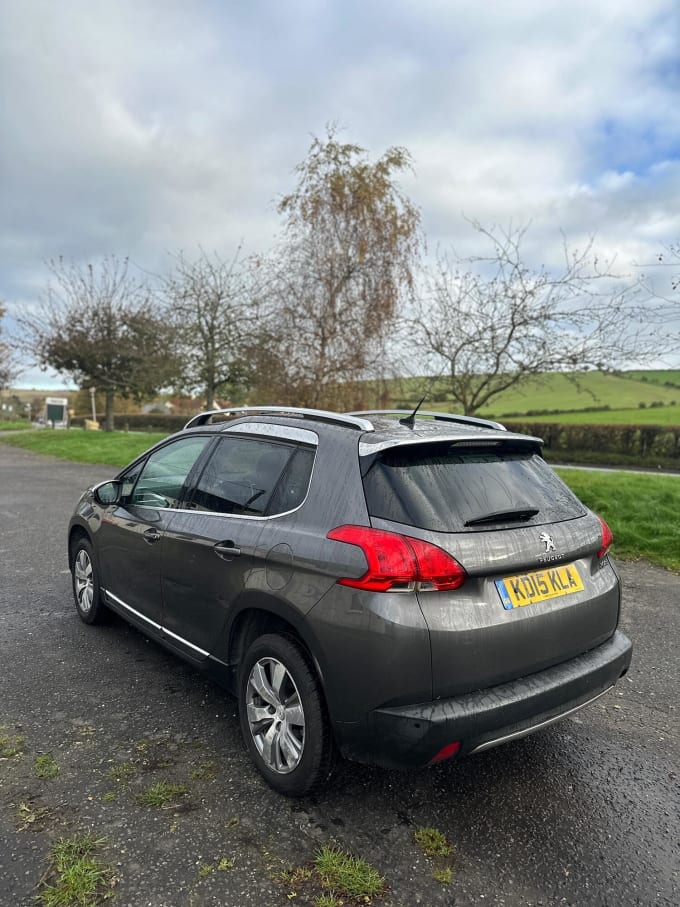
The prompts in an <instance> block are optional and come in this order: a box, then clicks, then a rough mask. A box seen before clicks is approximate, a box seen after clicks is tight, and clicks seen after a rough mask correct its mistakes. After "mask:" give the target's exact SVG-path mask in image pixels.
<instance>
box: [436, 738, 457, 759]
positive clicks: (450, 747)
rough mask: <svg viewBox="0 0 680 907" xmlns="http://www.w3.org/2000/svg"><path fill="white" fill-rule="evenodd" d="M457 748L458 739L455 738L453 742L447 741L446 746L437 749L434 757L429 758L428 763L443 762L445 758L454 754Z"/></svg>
mask: <svg viewBox="0 0 680 907" xmlns="http://www.w3.org/2000/svg"><path fill="white" fill-rule="evenodd" d="M459 749H460V740H456V741H455V742H454V743H447V744H446V746H444V747H442V748H441V749H440V750H439V752H438V753H437V755H436V756H435V757H434V759H430V765H435V763H437V762H445V761H446V760H447V759H450V758H451V757H452V756H455V755H456V753H457V752H458V750H459Z"/></svg>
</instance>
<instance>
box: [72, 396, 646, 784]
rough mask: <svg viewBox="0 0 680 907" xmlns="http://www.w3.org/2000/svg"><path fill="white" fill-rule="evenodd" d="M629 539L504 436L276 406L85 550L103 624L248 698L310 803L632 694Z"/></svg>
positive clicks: (162, 454)
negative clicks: (621, 542) (621, 554)
mask: <svg viewBox="0 0 680 907" xmlns="http://www.w3.org/2000/svg"><path fill="white" fill-rule="evenodd" d="M400 416H401V417H400ZM611 541H612V535H611V532H610V530H609V528H608V526H607V525H606V523H605V522H604V521H603V520H601V519H600V518H599V517H597V516H596V515H595V514H593V513H591V512H590V511H589V510H588V509H587V508H586V507H584V506H583V504H581V503H580V501H579V500H578V499H577V498H576V497H574V495H573V494H572V493H571V492H570V491H569V489H568V488H567V487H566V486H565V485H564V484H563V482H562V481H561V480H560V479H559V478H558V477H557V476H556V475H555V473H554V472H553V471H552V470H551V469H550V468H549V467H548V466H547V465H546V463H545V461H544V460H543V459H542V457H541V442H540V441H539V440H538V439H536V438H531V437H527V436H524V435H518V434H513V433H511V432H509V431H506V430H505V429H504V428H503V426H501V425H499V424H498V423H494V422H488V421H484V420H481V419H473V418H466V417H463V416H454V415H445V414H442V413H420V414H418V415H417V416H414V415H411V416H408V415H406V414H400V413H394V412H370V413H352V414H339V413H331V412H323V411H316V410H304V409H295V408H282V407H263V408H258V409H255V408H246V409H235V410H230V411H218V412H211V413H203V414H201V415H199V416H197V417H195V418H194V419H192V420H191V421H190V422H189V423H188V424H187V426H186V427H185V429H184V430H183V431H181V432H179V433H177V434H175V435H172V436H171V437H169V438H167V439H165V440H164V441H162V442H161V443H159V444H157V445H156V446H155V447H153V448H151V450H149V451H147V452H146V453H144V454H143V455H142V456H140V457H139V458H138V459H137V460H135V461H134V462H133V463H132V464H131V465H130V466H128V467H127V468H126V469H124V470H122V472H120V473H119V474H118V476H117V477H116V478H115V479H113V480H112V481H109V482H105V483H103V484H100V485H98V486H96V487H95V488H92V489H90V490H88V491H87V492H85V494H84V495H83V497H82V498H81V500H80V501H79V503H78V505H77V507H76V510H75V513H74V515H73V517H72V519H71V522H70V526H69V537H68V552H69V564H70V567H71V571H72V575H73V591H74V596H75V603H76V608H77V610H78V614H79V615H80V617H81V618H82V620H84V621H85V622H86V623H89V624H94V623H96V622H97V621H99V620H100V619H101V618H102V617H103V616H104V614H105V613H106V609H107V608H110V609H111V610H113V611H116V612H117V613H118V614H120V615H122V616H123V617H124V618H126V619H127V620H128V621H130V623H132V624H134V625H135V626H137V627H139V628H140V629H141V630H142V631H143V632H144V633H146V634H147V635H149V636H150V637H153V638H154V639H156V640H158V641H159V642H161V643H163V645H165V646H167V647H168V648H169V649H171V650H173V651H174V652H176V653H177V654H179V655H181V656H182V657H184V658H185V659H187V660H188V661H190V662H191V663H192V664H194V665H196V666H198V667H201V668H204V669H205V670H207V671H208V672H209V673H210V674H211V675H213V676H214V677H215V678H216V679H217V680H219V681H220V682H222V683H223V684H225V685H226V687H227V688H228V689H229V690H231V691H232V692H233V693H234V694H235V695H236V696H237V698H238V704H239V711H240V721H241V729H242V733H243V737H244V740H245V743H246V746H247V747H248V749H249V751H250V755H251V757H252V759H253V761H254V763H255V765H256V766H257V768H258V769H259V771H260V772H261V773H262V775H263V776H264V777H265V778H266V780H267V781H268V782H269V784H271V785H272V787H274V788H275V789H276V790H278V791H280V792H281V793H284V794H288V795H290V796H299V795H302V794H304V793H306V792H308V791H309V790H310V789H311V788H312V787H313V786H314V785H316V784H318V783H320V782H323V781H324V780H325V779H326V778H327V777H328V775H329V773H330V771H331V769H332V766H333V762H334V759H335V757H336V754H337V753H340V754H342V755H344V756H346V757H348V758H351V759H356V760H359V761H363V762H371V763H376V764H378V765H382V766H386V767H415V766H424V765H429V764H432V763H436V762H440V761H442V760H444V759H449V758H452V757H456V756H461V755H463V754H466V753H473V752H479V751H480V750H484V749H487V748H489V747H492V746H495V745H496V744H498V743H501V742H503V741H506V740H512V739H515V738H517V737H521V736H524V735H525V734H528V733H531V732H532V731H535V730H537V729H539V728H542V727H545V726H546V725H548V724H550V723H551V722H553V721H555V720H557V719H558V718H561V717H563V716H565V715H567V714H570V713H571V712H573V711H574V710H575V709H578V708H580V707H581V706H583V705H586V704H588V703H589V702H592V701H593V700H594V699H596V698H597V697H598V696H600V695H601V694H602V693H604V692H605V691H607V690H608V689H610V688H611V687H612V686H613V685H614V684H615V683H616V681H617V680H618V678H619V677H621V676H622V675H623V674H625V672H626V670H627V669H628V666H629V664H630V659H631V643H630V641H629V640H628V639H627V638H626V637H625V636H624V634H623V633H621V632H620V631H619V630H618V629H617V625H618V622H619V607H620V589H619V580H618V577H617V574H616V571H615V569H614V566H613V565H612V563H611V561H610V559H609V556H608V553H607V552H608V549H609V545H610V543H611Z"/></svg>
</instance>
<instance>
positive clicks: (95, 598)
mask: <svg viewBox="0 0 680 907" xmlns="http://www.w3.org/2000/svg"><path fill="white" fill-rule="evenodd" d="M71 577H72V580H73V599H74V601H75V604H76V611H77V612H78V617H79V618H80V619H81V620H82V621H84V622H85V623H86V624H98V623H101V621H102V620H103V618H104V613H105V609H106V606H105V605H104V603H103V601H102V598H101V592H100V589H99V578H98V576H97V568H96V567H95V562H94V554H93V552H92V545H90V543H89V541H88V540H87V539H84V538H81V539H78V541H77V542H76V543H75V546H74V549H73V558H72V560H71Z"/></svg>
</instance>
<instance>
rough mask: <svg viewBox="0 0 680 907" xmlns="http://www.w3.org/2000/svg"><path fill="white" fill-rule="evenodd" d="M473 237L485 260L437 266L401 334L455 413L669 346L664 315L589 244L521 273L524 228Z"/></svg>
mask: <svg viewBox="0 0 680 907" xmlns="http://www.w3.org/2000/svg"><path fill="white" fill-rule="evenodd" d="M473 227H474V228H475V229H476V230H477V232H478V234H479V237H480V239H482V240H483V241H485V242H486V243H487V244H488V245H490V247H491V252H490V254H488V255H486V256H478V257H474V258H460V257H458V256H455V255H453V256H439V258H438V260H437V262H436V265H435V267H434V268H433V269H432V270H430V271H429V272H428V274H427V276H426V278H425V280H424V286H423V287H422V290H421V293H420V294H419V297H418V301H417V303H416V306H415V310H414V314H413V316H412V317H410V318H409V319H408V320H407V324H406V326H407V329H408V331H409V336H410V341H411V344H412V345H413V347H415V348H416V349H417V350H418V351H419V352H420V354H421V356H422V360H421V364H422V365H423V366H424V367H425V368H429V370H430V372H431V373H436V374H439V375H441V376H442V377H443V376H445V377H446V382H447V384H448V389H449V392H450V394H451V396H452V397H453V398H454V400H455V401H456V403H457V404H458V405H459V406H460V408H461V409H462V410H463V412H464V413H467V414H471V413H474V412H477V411H478V410H479V409H480V408H481V407H484V406H488V404H489V403H490V402H491V401H492V400H493V399H494V398H495V397H496V396H497V395H499V394H501V393H502V392H503V391H505V390H507V389H508V388H510V387H513V386H516V385H518V384H520V383H521V382H522V381H523V380H524V379H525V378H526V377H528V376H530V375H540V374H542V373H545V372H555V371H564V372H566V373H570V374H574V373H576V372H578V371H584V370H588V369H602V370H610V369H615V368H620V367H621V366H622V365H624V364H626V363H629V362H635V363H638V364H640V363H643V362H645V361H649V360H650V359H652V358H654V357H658V355H659V354H660V352H661V351H662V349H671V348H672V347H673V345H676V346H677V338H675V339H674V338H672V337H671V336H670V335H669V333H668V331H667V330H666V331H663V330H661V328H662V326H663V325H664V324H666V322H667V314H666V313H665V312H660V311H659V310H658V308H657V309H655V307H654V305H653V304H652V303H651V302H650V300H649V297H648V296H647V297H645V295H644V293H643V292H642V290H641V287H640V285H639V284H636V283H631V282H629V281H627V280H626V279H624V278H621V277H617V276H616V275H615V274H614V272H613V262H600V261H598V258H597V256H596V254H595V252H594V247H593V242H592V241H591V242H589V243H588V245H587V246H586V248H585V249H583V250H582V251H572V250H570V249H569V248H568V247H567V245H566V243H565V244H564V246H563V261H562V264H561V266H560V267H559V269H557V270H556V271H550V270H548V269H547V268H545V267H540V268H531V267H529V266H528V265H527V264H526V263H525V261H524V258H523V254H522V249H521V246H522V241H523V239H524V237H525V234H526V229H527V228H526V227H519V228H513V227H511V228H509V229H507V230H502V229H499V228H492V229H485V228H484V227H482V226H481V225H480V224H478V223H473Z"/></svg>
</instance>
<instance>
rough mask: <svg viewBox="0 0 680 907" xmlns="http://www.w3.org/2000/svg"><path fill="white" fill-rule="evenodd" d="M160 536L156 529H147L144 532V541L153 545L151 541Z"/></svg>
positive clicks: (155, 540) (156, 539)
mask: <svg viewBox="0 0 680 907" xmlns="http://www.w3.org/2000/svg"><path fill="white" fill-rule="evenodd" d="M160 537H161V534H160V532H159V531H158V529H147V530H146V531H145V532H144V541H145V542H148V543H149V545H153V543H154V542H157V541H158V539H159V538H160Z"/></svg>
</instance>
